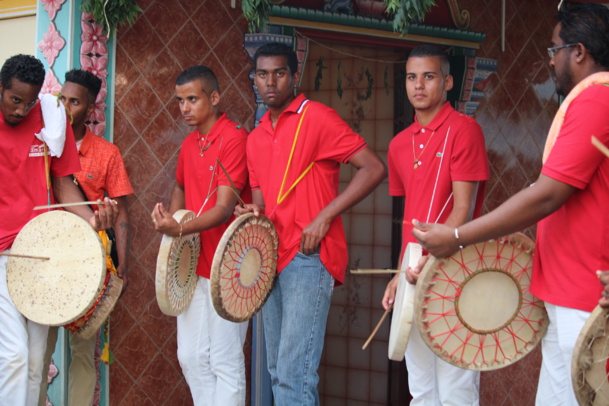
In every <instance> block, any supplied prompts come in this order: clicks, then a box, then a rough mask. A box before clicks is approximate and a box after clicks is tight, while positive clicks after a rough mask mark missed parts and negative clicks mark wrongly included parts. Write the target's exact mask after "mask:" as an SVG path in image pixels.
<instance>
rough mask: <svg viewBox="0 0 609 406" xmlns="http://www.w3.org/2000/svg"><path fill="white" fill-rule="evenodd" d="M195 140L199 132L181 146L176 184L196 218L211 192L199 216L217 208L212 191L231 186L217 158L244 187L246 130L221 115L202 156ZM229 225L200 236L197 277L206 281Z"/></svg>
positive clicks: (241, 187)
mask: <svg viewBox="0 0 609 406" xmlns="http://www.w3.org/2000/svg"><path fill="white" fill-rule="evenodd" d="M198 138H199V132H198V131H193V132H192V133H190V135H188V137H186V139H185V140H184V142H182V148H181V149H180V155H179V156H178V168H177V170H176V180H177V182H178V183H179V184H180V185H182V187H183V188H184V198H185V206H186V209H187V210H191V211H193V212H195V214H197V213H198V212H199V210H200V209H201V207H202V206H203V203H204V202H205V199H206V198H207V197H208V196H209V194H210V193H212V192H213V194H212V195H211V196H210V198H209V201H208V202H207V203H206V204H205V208H204V209H203V211H202V213H204V212H206V211H208V210H209V209H211V208H213V207H214V206H215V205H216V196H217V195H216V192H214V189H215V188H216V187H217V186H219V185H224V186H230V185H231V184H230V182H229V180H228V178H227V177H226V175H225V174H224V171H222V168H220V166H219V165H217V164H216V158H217V159H219V160H220V162H222V165H223V166H224V168H225V169H226V171H227V172H228V174H229V175H230V177H231V179H232V180H233V182H234V183H235V186H236V187H237V188H239V189H242V190H243V189H244V187H245V185H246V183H247V163H246V160H245V143H246V140H247V131H245V129H243V128H242V127H241V126H240V125H237V124H236V123H234V122H232V121H231V120H229V119H228V118H227V117H226V114H222V116H221V117H220V118H219V119H218V121H216V123H215V124H214V126H213V127H212V128H211V130H210V131H209V133H208V135H207V143H206V144H205V145H210V146H209V148H207V149H206V150H205V152H204V153H203V156H201V151H200V149H199V141H198ZM229 223H230V221H229V222H227V223H226V224H222V225H220V226H218V227H214V228H211V229H209V230H205V231H202V232H201V254H200V255H199V262H198V264H197V275H200V276H203V277H204V278H208V279H209V276H210V273H211V265H212V262H213V259H214V253H215V252H216V247H217V246H218V243H219V242H220V239H221V238H222V234H224V231H225V230H226V229H227V228H228V224H229Z"/></svg>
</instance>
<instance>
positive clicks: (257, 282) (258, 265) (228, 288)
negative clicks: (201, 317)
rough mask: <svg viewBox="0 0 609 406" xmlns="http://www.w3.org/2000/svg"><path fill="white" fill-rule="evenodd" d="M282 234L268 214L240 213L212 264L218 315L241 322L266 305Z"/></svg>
mask: <svg viewBox="0 0 609 406" xmlns="http://www.w3.org/2000/svg"><path fill="white" fill-rule="evenodd" d="M278 245H279V237H278V236H277V231H276V230H275V226H274V225H273V223H272V222H271V221H270V220H269V219H268V218H267V217H266V216H264V215H262V214H261V215H260V216H258V217H256V216H254V214H253V213H247V214H244V215H242V216H239V217H237V218H236V219H235V221H233V222H232V224H231V225H230V226H229V227H228V228H227V229H226V231H225V232H224V235H223V236H222V239H221V240H220V243H219V244H218V248H217V249H216V253H215V255H214V261H213V264H212V267H211V278H210V284H211V296H212V302H213V304H214V308H215V309H216V312H217V313H218V315H220V316H221V317H222V318H224V319H226V320H230V321H233V322H241V321H246V320H249V319H251V318H252V317H253V316H254V315H255V314H256V313H257V312H258V311H259V310H260V309H261V308H262V306H263V305H264V302H266V299H267V298H268V296H269V294H270V293H271V289H272V287H273V283H274V282H275V276H276V275H277V247H278Z"/></svg>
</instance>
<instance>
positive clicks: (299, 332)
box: [262, 252, 334, 406]
mask: <svg viewBox="0 0 609 406" xmlns="http://www.w3.org/2000/svg"><path fill="white" fill-rule="evenodd" d="M333 289H334V278H333V277H332V275H330V274H329V273H328V271H327V270H326V268H325V267H324V265H323V264H322V263H321V260H320V259H319V254H312V255H308V256H307V255H304V254H301V253H300V252H299V253H297V254H296V256H295V257H294V259H292V261H291V262H290V263H289V264H288V266H287V267H285V268H284V269H283V270H282V271H281V273H280V274H279V276H278V277H277V280H276V281H275V286H274V287H273V290H272V291H271V294H270V295H269V298H268V300H267V302H266V303H265V305H264V307H263V308H262V320H263V323H264V335H265V339H266V351H267V364H268V369H269V373H270V375H271V384H272V386H273V396H274V399H275V405H277V406H292V405H307V406H309V405H319V393H318V391H317V383H318V381H319V376H318V375H317V368H318V367H319V361H320V359H321V352H322V350H323V345H324V335H325V331H326V322H327V320H328V311H329V310H330V302H331V300H332V290H333Z"/></svg>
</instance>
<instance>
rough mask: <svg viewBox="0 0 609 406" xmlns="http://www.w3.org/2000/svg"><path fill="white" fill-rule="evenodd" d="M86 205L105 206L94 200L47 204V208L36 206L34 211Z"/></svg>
mask: <svg viewBox="0 0 609 406" xmlns="http://www.w3.org/2000/svg"><path fill="white" fill-rule="evenodd" d="M88 204H106V202H103V201H101V200H95V201H93V202H73V203H57V204H49V205H47V206H36V207H34V210H46V209H56V208H59V207H71V206H84V205H88Z"/></svg>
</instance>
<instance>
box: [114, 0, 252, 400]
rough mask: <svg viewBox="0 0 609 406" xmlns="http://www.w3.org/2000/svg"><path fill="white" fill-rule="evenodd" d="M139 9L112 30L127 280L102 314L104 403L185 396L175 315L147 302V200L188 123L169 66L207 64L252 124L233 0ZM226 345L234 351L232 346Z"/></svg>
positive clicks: (160, 191)
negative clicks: (108, 320) (124, 180)
mask: <svg viewBox="0 0 609 406" xmlns="http://www.w3.org/2000/svg"><path fill="white" fill-rule="evenodd" d="M138 5H139V6H140V7H141V8H142V9H143V10H144V13H143V14H142V15H141V16H140V17H139V18H138V19H137V21H136V23H135V24H134V25H133V26H132V27H125V28H124V29H121V30H120V31H119V33H118V41H117V50H116V52H117V61H116V82H115V85H116V108H115V117H114V134H115V142H116V144H118V146H119V147H120V149H121V151H122V152H123V155H124V158H125V163H126V166H127V171H128V172H129V176H130V179H131V182H132V183H133V187H134V190H135V193H134V195H133V196H132V197H130V199H129V214H130V219H131V229H132V232H133V233H132V236H133V238H132V243H131V256H130V275H129V279H130V285H129V289H128V291H127V293H126V294H125V295H124V297H123V298H122V299H121V300H120V301H119V304H118V305H117V308H116V310H115V311H114V313H113V314H112V348H113V351H114V355H115V359H116V361H115V362H114V364H112V366H111V367H110V369H111V378H110V385H111V395H110V397H111V404H112V406H135V405H137V406H145V405H151V406H152V405H155V406H158V405H171V406H173V405H191V404H192V400H191V399H190V392H189V391H188V387H187V385H186V383H185V381H184V380H183V377H182V373H181V369H180V367H179V364H178V361H177V358H176V350H177V344H176V321H175V320H176V319H175V318H174V317H168V316H165V315H163V314H162V313H161V312H160V310H159V308H158V305H157V303H156V298H155V288H154V276H155V275H154V274H155V268H156V266H155V264H156V257H157V251H158V247H159V243H160V237H159V236H158V235H156V233H155V231H154V229H153V227H152V224H151V222H150V212H151V211H152V207H153V206H154V204H155V203H156V202H163V203H164V204H165V205H168V203H169V198H170V194H171V189H172V187H173V182H174V179H175V167H176V163H177V153H178V149H179V146H180V144H181V142H182V140H183V139H184V137H185V136H186V135H187V134H188V133H189V132H190V131H192V129H191V128H189V127H187V126H186V125H185V124H184V122H183V120H182V119H181V116H180V111H179V108H178V106H177V103H176V101H175V99H174V97H175V95H174V84H175V79H176V77H177V75H178V74H179V73H180V72H181V71H182V70H184V69H186V68H188V67H189V66H192V65H195V64H205V65H208V66H210V67H211V68H212V69H213V70H214V72H215V73H216V75H217V76H218V79H219V82H220V87H221V90H222V98H221V106H222V108H223V109H224V110H226V111H227V112H228V114H229V117H231V118H232V119H234V120H235V121H238V122H240V123H244V124H245V125H246V127H248V128H251V127H252V125H253V111H254V109H253V100H254V98H253V93H252V87H251V81H250V80H249V78H248V72H249V70H250V69H251V62H250V60H249V57H248V56H247V54H246V52H245V51H244V49H243V32H245V30H246V27H247V23H246V21H245V20H244V19H243V18H242V17H241V9H240V4H239V3H238V6H237V9H231V8H230V2H229V1H224V0H206V1H201V0H190V1H189V0H183V1H163V0H157V1H154V0H138ZM235 351H240V349H238V348H236V349H235Z"/></svg>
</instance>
